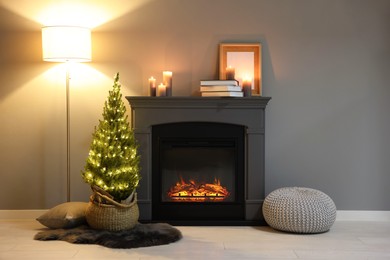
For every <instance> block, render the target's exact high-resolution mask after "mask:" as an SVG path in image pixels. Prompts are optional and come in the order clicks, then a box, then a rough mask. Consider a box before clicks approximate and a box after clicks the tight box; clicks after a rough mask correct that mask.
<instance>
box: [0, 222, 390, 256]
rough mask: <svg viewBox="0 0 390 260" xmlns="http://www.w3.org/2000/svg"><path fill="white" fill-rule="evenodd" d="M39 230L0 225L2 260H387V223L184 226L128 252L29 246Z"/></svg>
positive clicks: (389, 233)
mask: <svg viewBox="0 0 390 260" xmlns="http://www.w3.org/2000/svg"><path fill="white" fill-rule="evenodd" d="M42 228H43V226H41V225H40V224H39V223H38V222H36V221H35V220H0V259H1V260H7V259H12V260H16V259H23V260H26V259H56V260H57V259H83V260H85V259H142V260H146V259H153V260H155V259H157V260H158V259H197V260H201V259H235V260H238V259H240V260H241V259H332V260H333V259H343V260H345V259H353V260H355V259H378V260H379V259H390V222H372V221H362V222H356V221H336V223H335V224H334V225H333V227H332V229H331V230H330V231H329V232H327V233H323V234H317V235H295V234H288V233H282V232H277V231H274V230H273V229H271V228H269V227H190V226H185V227H178V228H179V229H180V230H181V231H182V233H183V239H182V240H180V241H179V242H176V243H173V244H170V245H165V246H156V247H146V248H139V249H126V250H124V249H108V248H105V247H101V246H96V245H74V244H70V243H67V242H62V241H35V240H33V236H34V235H35V234H36V233H37V232H38V231H39V230H41V229H42Z"/></svg>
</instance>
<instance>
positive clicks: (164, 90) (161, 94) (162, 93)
mask: <svg viewBox="0 0 390 260" xmlns="http://www.w3.org/2000/svg"><path fill="white" fill-rule="evenodd" d="M166 95H167V88H166V87H165V85H164V84H162V83H161V84H160V85H158V96H159V97H164V96H166Z"/></svg>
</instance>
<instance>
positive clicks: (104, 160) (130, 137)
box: [82, 73, 140, 202]
mask: <svg viewBox="0 0 390 260" xmlns="http://www.w3.org/2000/svg"><path fill="white" fill-rule="evenodd" d="M125 113H126V107H125V104H124V102H123V101H122V94H121V84H120V83H119V73H117V74H116V76H115V80H114V85H113V88H112V90H111V91H109V95H108V99H107V100H106V101H105V103H104V108H103V120H99V125H98V126H97V127H95V131H94V133H93V134H92V137H93V139H92V143H91V146H90V151H89V155H88V158H87V160H86V165H85V168H84V171H82V177H83V179H84V181H85V182H86V183H88V184H90V185H91V186H93V185H96V186H98V187H100V188H101V189H103V190H105V191H107V192H108V193H109V194H110V195H112V196H113V198H114V200H116V201H118V202H120V201H122V200H125V199H126V198H127V197H128V196H129V195H130V194H131V193H132V192H133V191H134V190H135V189H136V187H137V186H138V182H139V180H140V176H139V170H140V168H139V160H140V157H139V155H138V154H137V149H138V145H137V143H136V140H135V138H134V133H133V131H132V129H131V128H130V125H129V122H128V120H127V115H126V114H125Z"/></svg>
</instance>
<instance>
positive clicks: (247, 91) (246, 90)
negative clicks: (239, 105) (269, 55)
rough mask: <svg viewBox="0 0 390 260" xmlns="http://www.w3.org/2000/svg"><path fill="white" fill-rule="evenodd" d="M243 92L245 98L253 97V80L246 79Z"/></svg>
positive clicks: (243, 83)
mask: <svg viewBox="0 0 390 260" xmlns="http://www.w3.org/2000/svg"><path fill="white" fill-rule="evenodd" d="M242 91H243V92H244V97H250V96H251V95H252V78H250V77H245V78H244V79H243V81H242Z"/></svg>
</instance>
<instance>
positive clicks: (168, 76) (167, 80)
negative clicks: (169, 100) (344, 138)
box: [163, 71, 172, 97]
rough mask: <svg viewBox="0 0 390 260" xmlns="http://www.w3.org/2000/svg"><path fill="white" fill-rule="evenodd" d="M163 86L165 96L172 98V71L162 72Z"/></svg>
mask: <svg viewBox="0 0 390 260" xmlns="http://www.w3.org/2000/svg"><path fill="white" fill-rule="evenodd" d="M163 84H164V85H165V86H166V95H167V96H168V97H170V96H172V71H163Z"/></svg>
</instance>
